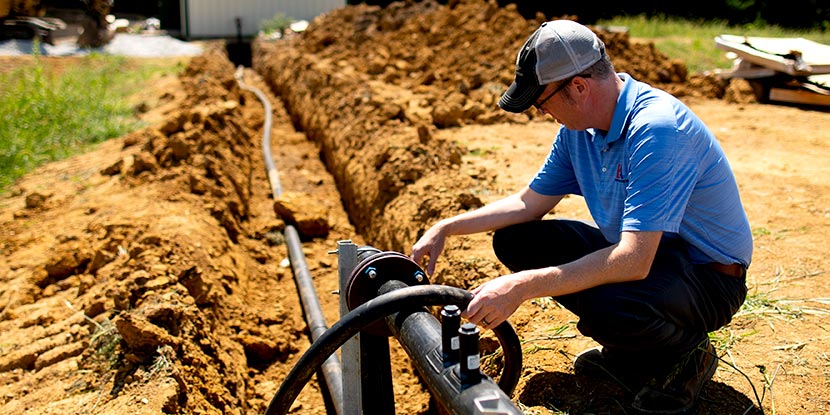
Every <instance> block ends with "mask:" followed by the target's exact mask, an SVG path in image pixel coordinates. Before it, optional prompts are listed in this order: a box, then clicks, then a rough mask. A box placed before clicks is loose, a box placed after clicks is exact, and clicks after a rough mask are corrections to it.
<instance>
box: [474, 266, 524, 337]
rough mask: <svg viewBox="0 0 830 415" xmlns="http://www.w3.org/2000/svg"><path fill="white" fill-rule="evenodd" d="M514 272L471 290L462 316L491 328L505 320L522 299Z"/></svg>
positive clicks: (514, 310)
mask: <svg viewBox="0 0 830 415" xmlns="http://www.w3.org/2000/svg"><path fill="white" fill-rule="evenodd" d="M516 282H517V278H516V274H511V275H504V276H501V277H499V278H496V279H494V280H491V281H488V282H486V283H484V284H482V285H480V286H478V287H476V288H475V289H473V290H472V293H473V300H472V301H470V304H469V305H468V306H467V310H466V311H464V313H463V314H462V316H463V317H464V318H466V319H467V320H468V321H470V322H471V323H473V324H478V325H479V326H481V327H483V328H486V329H492V328H493V327H496V326H498V325H499V324H501V323H502V322H503V321H505V320H507V319H508V318H509V317H510V316H511V315H513V313H515V312H516V309H518V308H519V306H520V305H521V304H522V302H523V301H524V298H523V297H522V296H521V294H520V293H519V290H518V289H517V284H516Z"/></svg>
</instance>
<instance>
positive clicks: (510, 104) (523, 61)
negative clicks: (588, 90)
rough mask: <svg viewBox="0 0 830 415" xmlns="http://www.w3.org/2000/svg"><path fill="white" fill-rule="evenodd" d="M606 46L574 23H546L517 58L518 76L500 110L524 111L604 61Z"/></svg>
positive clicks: (558, 21) (502, 97)
mask: <svg viewBox="0 0 830 415" xmlns="http://www.w3.org/2000/svg"><path fill="white" fill-rule="evenodd" d="M604 51H605V45H604V44H603V43H602V41H601V40H599V38H598V37H597V35H596V34H595V33H594V32H593V31H591V29H589V28H587V27H585V26H583V25H581V24H579V23H577V22H574V21H571V20H553V21H550V22H545V23H542V26H540V27H539V28H538V29H536V31H535V32H533V34H532V35H530V37H529V38H528V39H527V41H526V42H525V44H524V46H522V48H521V49H520V50H519V53H518V55H517V56H516V77H515V79H514V81H513V84H512V85H510V88H508V89H507V91H506V92H505V93H504V95H502V96H501V99H500V100H499V107H501V108H502V109H503V110H505V111H510V112H524V111H525V110H527V109H528V108H530V106H531V105H533V103H534V102H536V100H537V99H539V96H540V95H542V91H544V90H545V86H546V85H547V84H549V83H551V82H556V81H561V80H563V79H567V78H569V77H571V76H574V75H578V74H579V73H581V72H582V71H584V70H586V69H588V68H589V67H590V66H591V65H593V64H595V63H596V62H597V61H599V60H600V58H602V55H603V53H604Z"/></svg>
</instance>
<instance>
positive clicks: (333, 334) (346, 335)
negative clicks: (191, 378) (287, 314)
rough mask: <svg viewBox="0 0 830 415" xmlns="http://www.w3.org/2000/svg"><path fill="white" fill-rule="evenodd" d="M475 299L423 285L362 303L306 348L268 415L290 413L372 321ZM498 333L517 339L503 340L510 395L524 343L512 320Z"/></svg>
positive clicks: (502, 337) (503, 382) (503, 381)
mask: <svg viewBox="0 0 830 415" xmlns="http://www.w3.org/2000/svg"><path fill="white" fill-rule="evenodd" d="M390 282H397V281H390ZM472 298H473V296H472V294H470V293H469V292H468V291H465V290H462V289H460V288H455V287H448V286H444V285H419V286H413V287H405V288H401V289H396V290H394V291H392V292H389V293H386V294H382V295H380V296H378V297H376V298H373V299H371V300H369V301H367V302H366V303H364V304H362V305H360V306H358V307H357V308H355V309H354V310H352V311H351V312H350V313H349V314H347V315H345V316H343V318H341V319H340V320H339V321H338V322H336V323H335V324H334V325H332V326H331V328H330V329H329V330H328V331H327V332H325V333H324V334H323V335H322V336H320V338H319V339H317V341H315V342H314V343H313V344H312V345H311V347H309V348H308V350H306V352H305V353H304V354H303V356H302V357H300V360H298V361H297V363H296V364H295V365H294V368H293V369H291V372H289V373H288V376H286V378H285V379H284V380H283V383H282V385H280V388H279V390H277V393H276V394H275V395H274V397H273V399H271V402H270V404H269V405H268V409H267V410H266V412H265V414H266V415H284V414H286V413H287V412H288V410H289V408H290V407H291V404H292V403H293V402H294V400H295V399H296V398H297V396H298V395H299V394H300V391H301V390H302V389H303V387H304V386H305V384H306V383H307V382H308V381H309V380H310V379H311V377H312V375H314V372H315V371H316V369H317V368H318V367H319V366H320V365H321V364H322V362H323V361H324V360H325V359H326V358H327V357H328V356H330V355H332V354H333V353H334V352H335V351H337V349H338V348H339V347H340V346H341V345H342V344H343V343H345V342H346V341H347V340H349V339H350V338H351V337H352V336H354V335H355V334H357V333H358V332H360V331H361V330H363V329H364V328H366V327H367V326H369V325H371V324H372V323H374V322H376V321H378V320H380V319H381V318H384V317H386V316H388V315H391V314H394V313H398V312H400V311H401V310H406V309H408V308H417V307H425V306H434V305H446V304H455V305H458V306H459V307H461V308H462V309H463V308H466V307H467V304H469V302H470V300H472ZM439 330H440V329H439ZM506 332H510V333H512V335H511V334H506ZM494 334H496V337H498V338H499V341H510V340H509V339H513V340H515V342H516V344H515V345H512V346H508V345H505V344H504V343H502V344H503V347H507V349H505V369H504V371H503V372H502V375H501V378H500V380H499V387H500V388H501V389H502V390H504V391H505V392H506V393H508V394H509V393H511V392H512V390H513V388H515V386H516V384H517V383H518V379H519V376H520V375H521V346H520V344H519V342H518V336H517V335H516V333H515V331H514V330H513V327H512V326H511V325H510V324H509V323H508V322H504V323H502V324H500V325H499V326H497V327H496V328H495V329H494ZM508 350H510V351H513V352H515V351H516V350H518V351H519V353H518V354H516V353H513V352H509V351H508ZM515 356H519V362H518V364H517V362H516V361H515V360H514V359H515ZM510 385H512V386H511V387H508V388H505V386H510ZM471 389H475V388H471ZM471 393H472V392H471Z"/></svg>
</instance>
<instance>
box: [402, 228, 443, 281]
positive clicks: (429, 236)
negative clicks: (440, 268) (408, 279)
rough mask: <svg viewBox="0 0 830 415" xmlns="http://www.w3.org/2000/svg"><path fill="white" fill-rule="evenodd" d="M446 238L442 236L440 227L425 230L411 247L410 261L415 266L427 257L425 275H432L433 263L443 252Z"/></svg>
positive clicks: (433, 270)
mask: <svg viewBox="0 0 830 415" xmlns="http://www.w3.org/2000/svg"><path fill="white" fill-rule="evenodd" d="M446 239H447V236H446V235H445V234H444V231H443V228H442V227H441V225H435V226H433V227H431V228H429V229H428V230H427V232H426V233H425V234H424V236H422V237H421V239H419V240H418V242H416V243H415V245H413V246H412V255H411V257H412V260H413V261H415V263H416V264H419V265H420V264H421V261H422V260H423V259H424V256H428V257H429V264H428V265H427V269H426V271H427V274H428V275H432V273H433V272H435V262H436V261H437V260H438V257H439V256H440V255H441V252H442V251H443V250H444V241H445V240H446Z"/></svg>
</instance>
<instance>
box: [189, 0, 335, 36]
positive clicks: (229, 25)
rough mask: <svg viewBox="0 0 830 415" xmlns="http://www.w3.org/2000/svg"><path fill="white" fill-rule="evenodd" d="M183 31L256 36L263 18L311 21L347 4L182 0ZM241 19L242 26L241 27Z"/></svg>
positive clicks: (315, 0)
mask: <svg viewBox="0 0 830 415" xmlns="http://www.w3.org/2000/svg"><path fill="white" fill-rule="evenodd" d="M180 2H181V13H182V33H183V34H184V36H185V37H187V38H230V37H235V36H237V35H238V34H240V32H241V35H242V36H243V37H250V36H254V35H256V34H257V32H259V29H260V22H262V21H264V20H268V19H271V18H273V17H274V16H276V15H277V14H284V15H286V16H288V17H291V18H293V19H294V20H308V21H311V20H313V19H314V18H315V17H317V16H319V15H320V14H322V13H325V12H327V11H330V10H333V9H336V8H339V7H344V6H345V5H346V0H271V1H265V0H236V1H227V0H224V1H222V0H180ZM237 19H239V22H240V27H239V29H237Z"/></svg>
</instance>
